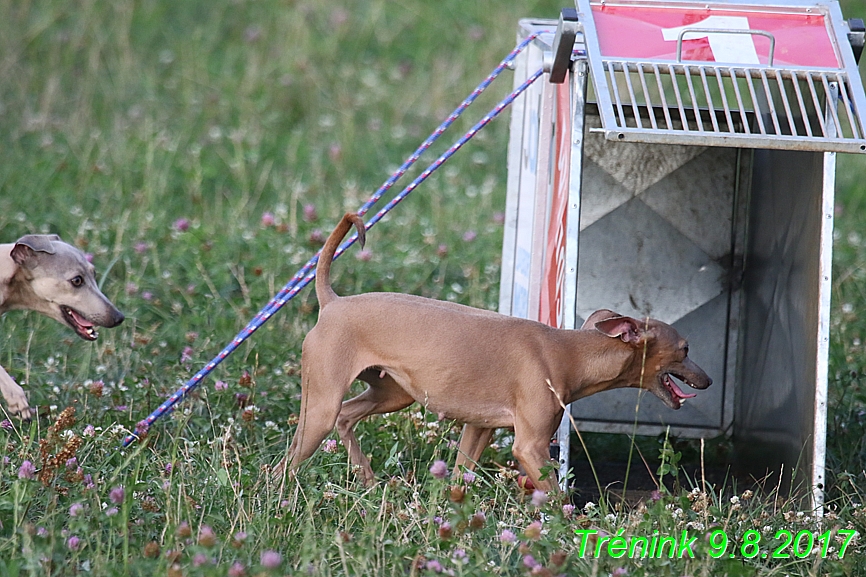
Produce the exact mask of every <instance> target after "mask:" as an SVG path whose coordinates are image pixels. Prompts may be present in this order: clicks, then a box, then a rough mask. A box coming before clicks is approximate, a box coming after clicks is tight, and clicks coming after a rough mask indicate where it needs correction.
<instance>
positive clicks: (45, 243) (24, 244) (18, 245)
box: [10, 234, 60, 269]
mask: <svg viewBox="0 0 866 577" xmlns="http://www.w3.org/2000/svg"><path fill="white" fill-rule="evenodd" d="M56 240H60V237H59V236H57V235H56V234H28V235H24V236H22V237H21V238H19V239H18V240H17V241H16V242H15V246H14V247H12V252H11V253H10V255H11V256H12V260H14V261H15V263H16V264H17V265H18V266H20V267H24V268H26V269H32V268H33V267H35V266H36V253H37V252H44V253H46V254H54V247H53V246H52V245H51V243H52V242H53V241H56Z"/></svg>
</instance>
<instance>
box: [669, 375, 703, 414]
mask: <svg viewBox="0 0 866 577" xmlns="http://www.w3.org/2000/svg"><path fill="white" fill-rule="evenodd" d="M671 377H676V378H678V379H679V380H681V381H683V382H684V383H685V384H687V385H688V386H690V387H694V385H693V384H691V383H690V382H688V381H687V380H686V379H684V378H682V377H681V376H679V375H673V374H671V373H664V374H663V375H662V385H664V387H665V389H666V390H667V392H668V393H670V395H671V401H672V404H673V405H674V408H677V409H678V408H680V407H682V406H683V404H684V403H685V402H686V399H691V398H692V397H697V396H698V395H697V393H684V392H683V390H682V389H681V388H680V387H679V385H677V384H676V383H675V382H674V380H673V379H672V378H671Z"/></svg>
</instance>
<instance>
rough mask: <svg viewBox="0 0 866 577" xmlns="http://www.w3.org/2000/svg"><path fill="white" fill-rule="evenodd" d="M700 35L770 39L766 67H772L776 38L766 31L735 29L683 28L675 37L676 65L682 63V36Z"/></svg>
mask: <svg viewBox="0 0 866 577" xmlns="http://www.w3.org/2000/svg"><path fill="white" fill-rule="evenodd" d="M694 32H698V33H701V34H748V35H749V36H765V37H767V38H769V39H770V57H769V61H768V62H767V66H772V65H773V58H774V56H775V54H776V37H775V36H773V35H772V34H771V33H770V32H767V31H766V30H738V29H736V28H683V29H682V30H681V31H680V34H679V36H677V64H680V63H682V61H683V36H685V35H686V34H689V33H694Z"/></svg>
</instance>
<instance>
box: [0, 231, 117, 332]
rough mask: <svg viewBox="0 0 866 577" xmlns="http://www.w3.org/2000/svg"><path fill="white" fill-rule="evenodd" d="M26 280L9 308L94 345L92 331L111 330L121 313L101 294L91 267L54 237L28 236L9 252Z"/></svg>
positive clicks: (75, 249)
mask: <svg viewBox="0 0 866 577" xmlns="http://www.w3.org/2000/svg"><path fill="white" fill-rule="evenodd" d="M11 256H12V260H14V261H15V263H16V264H17V265H18V267H19V269H20V272H19V274H21V275H22V276H23V277H24V278H25V279H26V283H25V284H26V286H27V287H28V288H27V291H26V294H21V295H18V298H17V301H16V302H14V303H12V308H19V309H28V310H34V311H37V312H40V313H42V314H44V315H46V316H49V317H51V318H53V319H54V320H57V321H59V322H61V323H63V324H65V325H67V326H69V327H70V328H72V330H74V331H75V333H76V334H77V335H78V336H79V337H81V338H82V339H85V340H88V341H95V340H96V338H97V336H98V334H97V332H96V327H97V326H100V327H115V326H117V325H119V324H120V323H122V322H123V313H121V312H120V311H119V310H117V307H115V306H114V305H113V304H112V303H111V301H109V300H108V298H107V297H106V296H105V295H104V294H102V291H101V290H99V287H98V286H97V283H96V277H95V276H94V269H93V265H92V264H90V263H89V262H88V261H87V259H86V258H85V256H84V253H82V252H81V251H80V250H78V249H77V248H75V247H73V246H71V245H69V244H66V243H65V242H63V241H61V240H60V237H58V236H57V235H44V234H30V235H27V236H24V237H21V238H20V239H18V241H17V242H16V243H15V246H14V247H13V248H12V252H11Z"/></svg>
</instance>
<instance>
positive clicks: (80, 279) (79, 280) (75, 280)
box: [69, 275, 84, 288]
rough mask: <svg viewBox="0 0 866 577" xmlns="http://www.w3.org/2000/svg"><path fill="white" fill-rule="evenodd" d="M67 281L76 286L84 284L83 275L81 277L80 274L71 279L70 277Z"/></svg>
mask: <svg viewBox="0 0 866 577" xmlns="http://www.w3.org/2000/svg"><path fill="white" fill-rule="evenodd" d="M69 282H71V283H72V286H74V287H76V288H78V287H80V286H81V285H83V284H84V277H82V276H81V275H79V276H77V277H75V278H73V279H72V280H71V281H69Z"/></svg>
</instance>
